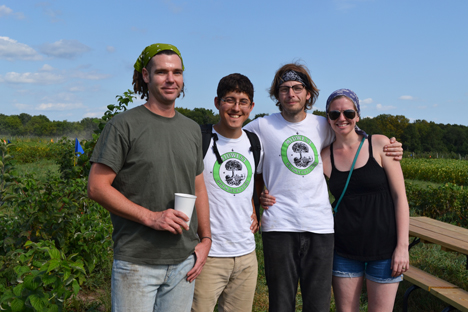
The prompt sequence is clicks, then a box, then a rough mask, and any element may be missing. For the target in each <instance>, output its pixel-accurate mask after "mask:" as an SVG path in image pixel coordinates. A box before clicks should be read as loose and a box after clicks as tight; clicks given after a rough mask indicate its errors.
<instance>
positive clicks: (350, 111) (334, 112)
mask: <svg viewBox="0 0 468 312" xmlns="http://www.w3.org/2000/svg"><path fill="white" fill-rule="evenodd" d="M341 113H343V115H344V116H345V117H346V118H348V119H354V117H356V111H355V110H354V109H347V110H344V111H342V112H340V111H338V110H332V111H329V112H328V118H330V120H336V119H338V118H340V115H341Z"/></svg>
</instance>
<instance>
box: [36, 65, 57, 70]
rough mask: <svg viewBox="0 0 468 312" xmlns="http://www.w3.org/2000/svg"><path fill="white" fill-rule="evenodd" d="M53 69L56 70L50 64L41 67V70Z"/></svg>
mask: <svg viewBox="0 0 468 312" xmlns="http://www.w3.org/2000/svg"><path fill="white" fill-rule="evenodd" d="M52 70H54V68H53V67H52V66H50V65H49V64H44V66H42V68H41V69H39V71H52Z"/></svg>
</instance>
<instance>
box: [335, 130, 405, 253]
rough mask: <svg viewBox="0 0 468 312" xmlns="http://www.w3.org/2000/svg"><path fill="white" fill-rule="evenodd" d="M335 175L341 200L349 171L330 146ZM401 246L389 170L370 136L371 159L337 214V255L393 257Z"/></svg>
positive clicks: (354, 177)
mask: <svg viewBox="0 0 468 312" xmlns="http://www.w3.org/2000/svg"><path fill="white" fill-rule="evenodd" d="M330 158H331V163H332V172H331V176H330V180H329V187H330V191H331V193H332V194H333V196H334V197H335V202H334V203H333V204H332V206H333V207H335V204H336V201H337V200H338V198H340V196H341V193H342V192H343V188H344V186H345V184H346V180H347V179H348V175H349V171H346V172H343V171H339V170H338V169H336V167H335V161H334V158H333V144H332V145H331V146H330ZM396 243H397V235H396V221H395V207H394V204H393V198H392V195H391V192H390V187H389V184H388V181H387V175H386V173H385V170H384V169H383V168H382V167H381V166H380V165H379V164H378V163H377V161H376V160H375V159H374V156H373V154H372V141H371V136H369V159H368V160H367V163H366V164H365V165H364V166H363V167H361V168H355V169H354V170H353V174H352V176H351V180H350V181H349V184H348V189H347V190H346V193H345V195H344V196H343V199H342V200H341V203H340V206H339V207H338V211H337V213H336V214H335V251H336V253H337V254H338V255H340V256H342V257H345V258H350V259H355V260H359V261H373V260H383V259H388V258H391V257H392V254H393V251H394V250H395V247H396Z"/></svg>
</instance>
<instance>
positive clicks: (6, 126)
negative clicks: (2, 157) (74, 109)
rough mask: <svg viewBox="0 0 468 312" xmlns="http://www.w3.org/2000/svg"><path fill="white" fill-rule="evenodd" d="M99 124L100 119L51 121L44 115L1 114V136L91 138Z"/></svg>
mask: <svg viewBox="0 0 468 312" xmlns="http://www.w3.org/2000/svg"><path fill="white" fill-rule="evenodd" d="M98 124H99V119H98V118H84V119H83V120H81V121H66V120H65V121H50V120H49V118H47V117H46V116H44V115H37V116H31V115H29V114H26V113H21V114H19V115H10V116H6V115H4V114H0V134H1V135H8V136H38V137H54V136H56V137H62V136H73V137H80V138H91V136H92V134H93V132H94V130H96V129H97V127H98Z"/></svg>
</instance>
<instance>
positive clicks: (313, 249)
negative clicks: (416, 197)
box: [245, 64, 402, 312]
mask: <svg viewBox="0 0 468 312" xmlns="http://www.w3.org/2000/svg"><path fill="white" fill-rule="evenodd" d="M318 94H319V90H318V89H317V87H316V86H315V84H314V82H313V81H312V79H311V78H310V74H309V72H308V70H307V68H306V67H305V66H303V65H300V64H286V65H284V66H282V67H281V68H280V69H279V70H278V71H277V72H276V74H275V77H274V79H273V82H272V84H271V88H270V97H271V98H272V100H274V101H276V105H277V106H278V108H279V110H280V112H279V113H276V114H272V115H270V116H267V117H264V118H259V119H256V120H254V121H252V122H251V123H249V124H248V125H247V126H246V127H245V128H246V129H247V130H250V131H252V132H254V133H256V134H257V135H258V136H259V137H260V140H261V143H262V149H263V152H264V159H263V169H262V171H263V181H264V183H265V185H266V188H267V190H268V191H265V192H264V194H262V196H261V203H262V206H263V207H264V208H265V210H264V212H263V215H262V239H263V252H264V257H265V276H266V280H267V285H268V291H269V309H270V311H281V312H285V311H295V298H296V293H297V285H298V282H299V283H300V287H301V292H302V300H303V310H302V311H304V312H308V311H313V312H316V311H327V312H328V311H329V309H330V297H331V281H332V260H333V246H334V237H333V215H332V209H331V206H330V201H329V198H328V190H327V184H326V181H325V178H324V175H323V168H322V161H321V158H320V152H321V150H322V149H323V148H324V147H326V146H328V145H330V144H331V143H332V141H333V140H334V134H333V131H332V129H331V128H330V126H329V125H328V123H327V119H326V118H324V117H321V116H316V115H313V114H309V113H307V110H309V109H311V108H312V106H313V104H314V102H315V100H316V99H317V97H318ZM399 146H401V144H399V143H397V144H395V146H391V147H396V148H395V149H390V150H391V151H393V150H395V151H396V153H394V154H395V155H396V156H399V157H397V158H399V159H401V157H400V155H401V154H402V153H401V152H398V151H401V148H399ZM392 155H393V154H392ZM259 182H260V183H261V182H262V181H259ZM269 194H271V195H269ZM273 196H274V197H273Z"/></svg>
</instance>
